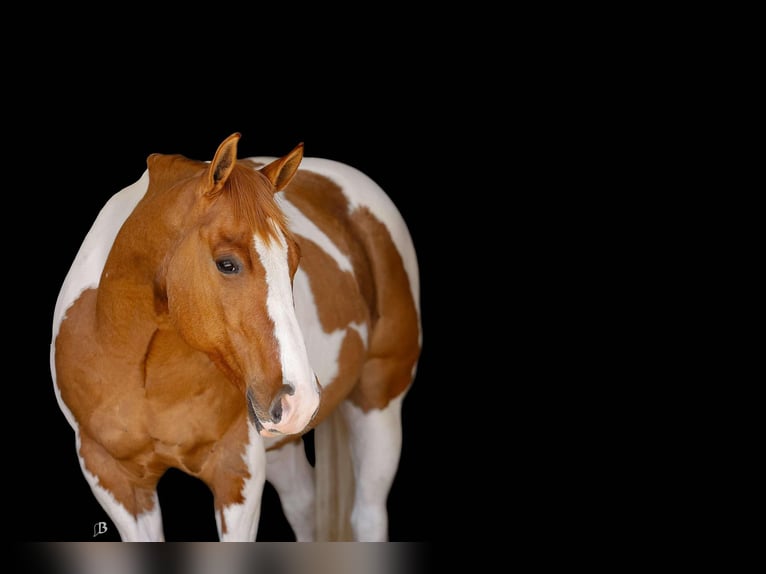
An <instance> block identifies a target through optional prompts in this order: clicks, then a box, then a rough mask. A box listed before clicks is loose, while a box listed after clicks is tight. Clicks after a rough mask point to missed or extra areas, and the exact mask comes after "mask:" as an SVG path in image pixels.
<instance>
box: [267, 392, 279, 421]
mask: <svg viewBox="0 0 766 574" xmlns="http://www.w3.org/2000/svg"><path fill="white" fill-rule="evenodd" d="M270 414H271V420H272V421H273V422H275V423H278V422H279V421H281V420H282V394H281V393H280V395H279V396H278V397H277V398H276V399H274V403H273V404H272V405H271V411H270Z"/></svg>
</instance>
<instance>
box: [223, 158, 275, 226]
mask: <svg viewBox="0 0 766 574" xmlns="http://www.w3.org/2000/svg"><path fill="white" fill-rule="evenodd" d="M221 195H224V196H226V197H227V198H228V200H229V201H231V202H232V206H233V209H234V215H235V217H237V218H242V219H244V220H245V221H246V222H247V225H248V226H249V227H250V228H251V229H253V230H255V232H256V233H258V234H259V235H261V236H262V237H264V238H265V239H266V240H270V239H271V238H273V237H276V233H277V231H281V232H282V233H287V220H286V218H285V214H284V213H283V212H282V210H281V209H280V207H279V205H278V204H277V202H276V200H275V199H274V190H273V189H272V186H271V183H270V182H269V180H268V179H267V178H266V176H264V175H263V174H262V173H260V172H259V171H257V170H254V169H253V168H252V167H249V166H248V165H247V164H245V165H242V164H240V163H238V164H237V165H236V166H235V167H234V169H233V170H232V172H231V175H230V176H229V178H228V180H227V181H226V183H225V185H224V187H223V189H222V190H221Z"/></svg>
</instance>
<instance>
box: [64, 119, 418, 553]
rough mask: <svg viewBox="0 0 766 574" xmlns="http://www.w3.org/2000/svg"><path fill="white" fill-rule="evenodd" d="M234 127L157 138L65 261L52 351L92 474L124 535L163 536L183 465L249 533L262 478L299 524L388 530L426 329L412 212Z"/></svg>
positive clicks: (329, 164)
mask: <svg viewBox="0 0 766 574" xmlns="http://www.w3.org/2000/svg"><path fill="white" fill-rule="evenodd" d="M239 139H240V134H238V133H235V134H232V135H231V136H229V137H228V138H226V139H225V140H224V141H223V142H222V143H221V144H220V146H219V147H218V149H217V151H216V153H215V155H214V157H213V159H212V160H211V161H197V160H192V159H189V158H186V157H184V156H181V155H164V154H152V155H150V156H149V157H148V159H147V170H146V171H145V172H144V174H143V175H142V176H141V178H140V179H138V181H136V182H135V183H134V184H132V185H130V186H128V187H126V188H125V189H123V190H122V191H120V192H118V193H116V194H115V195H114V196H112V197H111V199H110V200H109V201H108V202H107V203H106V205H105V206H104V207H103V208H102V210H101V212H100V213H99V215H98V217H97V218H96V220H95V222H94V223H93V225H92V227H91V229H90V231H89V232H88V233H87V235H86V236H85V239H84V241H83V243H82V245H81V247H80V249H79V251H78V253H77V255H76V257H75V259H74V262H73V264H72V266H71V268H70V270H69V272H68V274H67V276H66V278H65V280H64V283H63V285H62V287H61V290H60V292H59V296H58V300H57V302H56V307H55V310H54V316H53V334H52V341H51V349H50V362H51V372H52V377H53V384H54V390H55V393H56V397H57V399H58V403H59V406H60V407H61V410H62V411H63V413H64V415H65V416H66V418H67V420H68V422H69V424H70V425H71V427H72V429H73V430H74V435H75V442H76V452H77V457H78V459H79V462H80V466H81V469H82V472H83V475H84V477H85V479H86V480H87V481H88V483H89V485H90V488H91V490H92V492H93V494H94V496H95V497H96V499H97V500H98V501H99V503H100V504H101V505H102V506H103V508H104V510H105V511H106V512H107V514H108V515H109V517H110V518H111V519H112V521H113V522H114V524H115V526H116V528H117V529H118V530H119V533H120V537H121V539H122V540H123V541H161V540H164V534H163V526H162V514H161V511H160V506H159V498H158V495H157V490H156V487H157V484H158V481H159V480H160V478H161V477H162V476H163V474H164V473H165V471H166V470H168V469H169V468H171V467H173V468H177V469H180V470H181V471H183V472H186V473H188V474H189V475H191V476H194V477H197V478H199V479H200V480H202V481H203V482H204V483H205V484H206V485H207V486H208V487H209V488H210V489H211V491H212V493H213V498H214V504H215V519H216V524H217V528H218V534H219V539H220V540H221V541H254V540H255V539H256V537H257V531H258V523H259V519H260V510H261V496H262V492H263V486H264V481H266V480H268V481H269V482H270V483H271V484H272V485H273V486H274V488H275V490H276V492H277V493H278V494H279V499H280V502H281V504H282V507H283V510H284V514H285V517H286V518H287V520H288V522H289V523H290V525H291V527H292V529H293V531H294V533H295V537H296V540H299V541H304V540H336V539H341V540H363V541H381V540H387V539H388V515H387V511H386V501H387V497H388V493H389V491H390V488H391V485H392V482H393V479H394V476H395V474H396V471H397V468H398V464H399V456H400V452H401V445H402V425H401V408H402V401H403V399H404V397H405V395H406V393H407V390H408V389H409V387H410V385H411V383H412V381H413V379H414V377H415V373H416V368H417V362H418V359H419V355H420V349H421V344H422V335H421V321H420V303H419V278H418V264H417V258H416V254H415V250H414V247H413V243H412V240H411V237H410V234H409V231H408V229H407V226H406V224H405V222H404V220H403V218H402V217H401V215H400V213H399V212H398V210H397V209H396V207H395V206H394V204H393V202H392V201H391V199H390V198H389V197H388V196H387V195H386V194H385V193H384V192H383V190H382V189H381V188H380V187H379V186H378V185H377V184H376V183H374V182H373V181H372V180H371V179H370V178H369V177H367V176H366V175H364V174H363V173H361V172H360V171H358V170H356V169H354V168H352V167H350V166H348V165H344V164H342V163H338V162H335V161H331V160H327V159H319V158H309V157H306V158H304V157H303V145H302V144H299V145H298V146H296V147H295V148H294V149H293V150H292V151H291V152H290V153H288V154H287V155H285V156H283V157H279V158H247V159H238V158H237V145H238V142H239ZM312 429H314V431H315V432H314V439H315V458H316V463H315V465H312V464H310V463H309V461H308V459H307V458H306V452H305V449H304V445H303V441H302V435H303V434H305V433H306V432H308V431H310V430H312Z"/></svg>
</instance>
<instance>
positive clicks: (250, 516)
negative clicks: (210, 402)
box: [202, 422, 266, 542]
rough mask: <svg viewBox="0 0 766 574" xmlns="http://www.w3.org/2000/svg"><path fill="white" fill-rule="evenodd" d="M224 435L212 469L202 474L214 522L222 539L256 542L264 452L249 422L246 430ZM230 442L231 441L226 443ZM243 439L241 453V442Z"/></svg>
mask: <svg viewBox="0 0 766 574" xmlns="http://www.w3.org/2000/svg"><path fill="white" fill-rule="evenodd" d="M240 432H241V433H242V434H241V435H238V440H237V438H236V437H233V436H228V437H225V439H223V440H222V441H221V442H222V443H224V444H226V443H228V446H224V447H222V448H221V450H220V451H219V453H218V456H217V460H215V461H210V462H211V463H213V464H210V465H209V466H210V467H211V468H212V469H213V470H212V471H211V473H210V475H209V476H204V475H203V476H202V478H203V480H204V481H205V482H206V483H207V485H208V486H209V487H210V490H211V491H212V492H213V497H214V499H215V509H216V510H215V521H216V525H217V526H218V539H219V540H220V541H221V542H255V537H256V535H257V534H258V521H259V519H260V516H261V499H262V497H263V484H264V482H265V481H266V452H265V449H264V446H263V440H262V439H261V437H260V435H259V434H258V432H257V431H256V430H255V427H254V426H253V425H252V424H251V423H250V422H248V423H247V431H246V436H247V439H246V441H245V439H244V436H245V433H244V432H242V431H241V430H240ZM229 441H230V442H229ZM243 441H244V442H245V446H244V456H243V449H242V443H243Z"/></svg>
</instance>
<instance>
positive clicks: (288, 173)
mask: <svg viewBox="0 0 766 574" xmlns="http://www.w3.org/2000/svg"><path fill="white" fill-rule="evenodd" d="M302 159H303V142H301V143H299V144H298V145H297V146H295V147H294V148H293V150H292V151H291V152H290V153H288V154H287V155H286V156H284V157H281V158H279V159H275V160H274V161H272V162H271V163H270V164H268V165H265V166H263V167H262V168H261V173H262V174H263V175H265V176H266V177H267V178H269V181H270V182H271V184H272V185H273V186H274V191H282V190H283V189H284V188H286V187H287V184H288V183H290V180H291V179H292V178H293V176H294V175H295V172H297V171H298V166H300V164H301V160H302Z"/></svg>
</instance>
